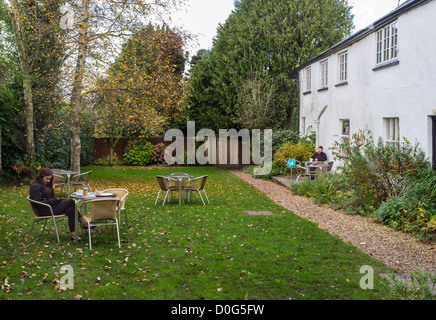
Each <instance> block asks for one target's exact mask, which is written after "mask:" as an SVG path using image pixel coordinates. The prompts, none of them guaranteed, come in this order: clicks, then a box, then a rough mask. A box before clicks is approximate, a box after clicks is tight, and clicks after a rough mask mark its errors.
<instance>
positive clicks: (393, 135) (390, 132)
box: [383, 117, 400, 145]
mask: <svg viewBox="0 0 436 320" xmlns="http://www.w3.org/2000/svg"><path fill="white" fill-rule="evenodd" d="M383 130H384V140H385V143H386V144H395V145H399V144H400V118H395V117H393V118H383Z"/></svg>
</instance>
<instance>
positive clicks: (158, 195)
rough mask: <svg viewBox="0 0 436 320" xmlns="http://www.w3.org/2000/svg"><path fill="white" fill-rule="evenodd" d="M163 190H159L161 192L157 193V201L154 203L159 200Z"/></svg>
mask: <svg viewBox="0 0 436 320" xmlns="http://www.w3.org/2000/svg"><path fill="white" fill-rule="evenodd" d="M161 191H162V190H159V193H158V194H157V198H156V202H155V203H154V204H157V201H158V200H159V197H160V193H161Z"/></svg>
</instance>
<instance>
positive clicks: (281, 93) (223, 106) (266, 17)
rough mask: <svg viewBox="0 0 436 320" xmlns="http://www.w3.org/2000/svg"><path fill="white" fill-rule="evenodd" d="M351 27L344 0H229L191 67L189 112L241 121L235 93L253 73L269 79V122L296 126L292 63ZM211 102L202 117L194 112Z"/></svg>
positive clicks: (319, 49)
mask: <svg viewBox="0 0 436 320" xmlns="http://www.w3.org/2000/svg"><path fill="white" fill-rule="evenodd" d="M351 29H352V15H351V7H350V6H349V4H348V1H347V0H277V1H262V0H238V1H235V10H234V11H233V12H232V13H231V15H230V16H229V18H228V19H227V21H226V22H225V24H224V25H222V26H220V27H219V28H218V32H217V36H216V39H215V41H214V44H213V47H212V50H211V52H210V55H209V56H207V57H205V58H203V59H204V60H205V61H204V63H202V62H203V61H200V62H199V63H197V65H196V66H195V67H194V70H193V71H192V78H193V79H192V82H193V85H192V91H191V93H190V98H189V99H190V103H191V105H190V108H191V109H190V115H191V116H193V120H196V121H197V120H200V117H201V121H202V122H203V123H210V122H213V119H212V118H213V117H215V116H216V115H217V114H220V115H223V116H225V117H226V118H227V119H226V121H224V122H226V123H230V124H233V125H234V126H239V127H240V126H242V123H241V119H240V116H241V101H246V99H241V92H244V90H241V88H244V86H245V87H246V86H247V85H248V86H249V84H250V81H252V79H254V78H258V79H264V80H265V81H267V82H268V83H273V82H274V84H275V92H274V94H273V96H272V97H271V99H273V100H274V101H275V104H276V107H275V108H274V110H271V112H273V114H271V115H270V117H271V118H272V119H273V120H274V121H273V123H271V124H270V125H271V126H276V127H290V126H291V127H294V128H296V126H297V123H298V116H297V112H298V109H299V108H298V81H297V71H296V68H297V67H298V66H299V65H300V64H301V63H303V62H305V61H306V60H308V59H310V58H312V57H314V56H316V55H318V54H320V53H321V52H323V51H325V50H326V49H328V48H329V47H330V46H332V45H334V44H335V43H337V42H339V41H341V40H342V39H343V38H344V37H345V36H347V35H349V34H350V32H351ZM203 59H202V60H203ZM196 69H198V70H196ZM204 69H208V70H207V73H206V72H204V71H203V70H204ZM211 104H213V107H212V108H213V111H214V112H212V115H211V117H210V119H209V120H207V119H205V117H206V115H204V114H202V115H201V116H200V115H199V114H200V113H202V111H203V110H205V109H207V108H208V106H210V105H211ZM213 128H215V129H216V127H213Z"/></svg>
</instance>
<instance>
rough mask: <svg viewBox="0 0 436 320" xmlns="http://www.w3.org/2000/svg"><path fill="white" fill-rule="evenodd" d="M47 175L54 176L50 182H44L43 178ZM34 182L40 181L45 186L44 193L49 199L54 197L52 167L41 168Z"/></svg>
mask: <svg viewBox="0 0 436 320" xmlns="http://www.w3.org/2000/svg"><path fill="white" fill-rule="evenodd" d="M47 176H52V177H51V179H50V182H49V183H48V184H44V182H43V181H42V179H43V178H44V177H47ZM32 183H38V184H40V185H42V186H43V187H44V194H45V197H46V198H47V199H50V198H54V190H53V171H52V170H51V169H50V168H42V169H41V170H39V172H38V174H37V175H36V177H35V179H33V181H32Z"/></svg>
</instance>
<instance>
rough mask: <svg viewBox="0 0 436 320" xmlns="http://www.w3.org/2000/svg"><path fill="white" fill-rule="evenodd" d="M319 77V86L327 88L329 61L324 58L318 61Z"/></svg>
mask: <svg viewBox="0 0 436 320" xmlns="http://www.w3.org/2000/svg"><path fill="white" fill-rule="evenodd" d="M319 67H320V72H321V74H320V79H321V83H320V86H321V88H327V87H328V84H329V75H328V74H329V62H328V60H324V61H322V62H321V63H320V66H319Z"/></svg>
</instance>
